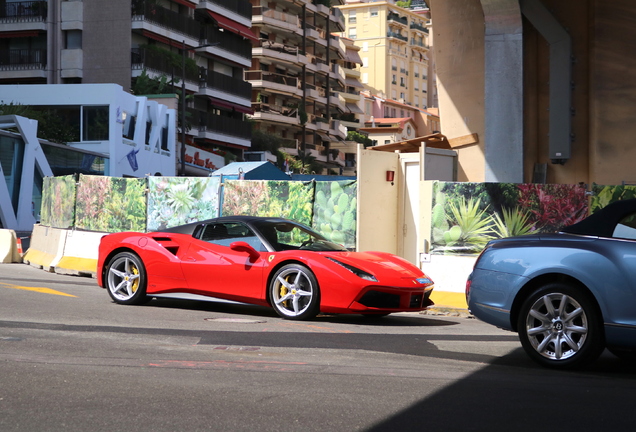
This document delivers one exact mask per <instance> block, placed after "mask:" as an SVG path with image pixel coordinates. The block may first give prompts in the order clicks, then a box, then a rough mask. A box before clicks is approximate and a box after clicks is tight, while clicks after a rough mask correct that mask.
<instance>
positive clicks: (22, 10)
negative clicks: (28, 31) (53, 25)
mask: <svg viewBox="0 0 636 432" xmlns="http://www.w3.org/2000/svg"><path fill="white" fill-rule="evenodd" d="M47 13H48V4H47V2H46V1H17V2H10V3H9V2H2V4H1V5H0V23H2V24H9V23H17V22H44V21H46V17H47Z"/></svg>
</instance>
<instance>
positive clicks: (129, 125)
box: [122, 111, 137, 140]
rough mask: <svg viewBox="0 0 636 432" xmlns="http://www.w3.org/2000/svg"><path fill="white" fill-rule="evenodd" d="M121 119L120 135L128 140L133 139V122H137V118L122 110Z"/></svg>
mask: <svg viewBox="0 0 636 432" xmlns="http://www.w3.org/2000/svg"><path fill="white" fill-rule="evenodd" d="M122 120H123V121H122V136H123V137H124V138H126V139H129V140H133V139H135V123H136V122H137V118H136V117H135V116H134V115H132V114H129V113H127V112H126V111H124V112H123V113H122Z"/></svg>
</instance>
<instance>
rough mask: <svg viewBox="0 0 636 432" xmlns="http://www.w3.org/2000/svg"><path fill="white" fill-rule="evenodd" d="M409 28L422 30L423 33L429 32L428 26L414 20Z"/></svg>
mask: <svg viewBox="0 0 636 432" xmlns="http://www.w3.org/2000/svg"><path fill="white" fill-rule="evenodd" d="M409 28H410V29H411V30H415V31H421V32H422V33H426V34H428V29H427V28H426V27H424V26H423V25H422V24H418V23H414V22H412V23H411V25H410V26H409Z"/></svg>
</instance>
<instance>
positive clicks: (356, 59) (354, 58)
mask: <svg viewBox="0 0 636 432" xmlns="http://www.w3.org/2000/svg"><path fill="white" fill-rule="evenodd" d="M346 60H347V61H348V62H351V63H357V64H362V59H361V58H360V54H358V51H356V50H352V49H348V50H347V53H346Z"/></svg>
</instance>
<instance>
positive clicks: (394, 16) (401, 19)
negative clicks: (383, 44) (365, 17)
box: [386, 12, 409, 27]
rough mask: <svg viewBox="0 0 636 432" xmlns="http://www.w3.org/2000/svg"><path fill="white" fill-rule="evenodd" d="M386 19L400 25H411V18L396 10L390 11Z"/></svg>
mask: <svg viewBox="0 0 636 432" xmlns="http://www.w3.org/2000/svg"><path fill="white" fill-rule="evenodd" d="M386 20H387V21H388V22H390V23H393V24H397V25H399V26H400V27H407V26H408V25H409V20H408V19H407V18H406V17H401V16H399V15H398V14H396V13H394V12H389V14H388V15H387V17H386Z"/></svg>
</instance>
